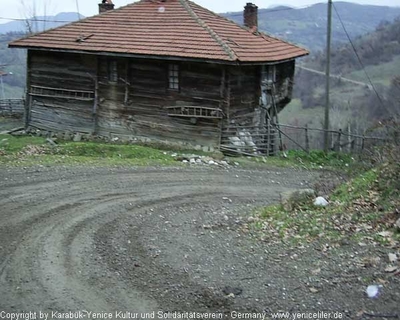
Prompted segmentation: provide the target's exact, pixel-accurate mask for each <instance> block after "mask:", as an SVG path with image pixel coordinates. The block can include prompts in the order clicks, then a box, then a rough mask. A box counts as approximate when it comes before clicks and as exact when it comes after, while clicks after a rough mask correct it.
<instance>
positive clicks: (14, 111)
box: [0, 99, 25, 117]
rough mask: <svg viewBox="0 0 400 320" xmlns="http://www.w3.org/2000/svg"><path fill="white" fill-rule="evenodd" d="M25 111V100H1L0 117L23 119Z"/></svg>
mask: <svg viewBox="0 0 400 320" xmlns="http://www.w3.org/2000/svg"><path fill="white" fill-rule="evenodd" d="M24 110H25V100H24V99H0V115H2V116H15V117H22V116H23V114H24Z"/></svg>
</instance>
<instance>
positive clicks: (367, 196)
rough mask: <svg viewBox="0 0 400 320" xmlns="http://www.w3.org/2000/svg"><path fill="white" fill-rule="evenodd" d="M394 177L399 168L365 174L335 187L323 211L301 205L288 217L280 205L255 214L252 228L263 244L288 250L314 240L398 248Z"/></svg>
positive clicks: (399, 191) (398, 197)
mask: <svg viewBox="0 0 400 320" xmlns="http://www.w3.org/2000/svg"><path fill="white" fill-rule="evenodd" d="M399 173H400V165H399V164H394V165H393V164H392V165H389V164H388V165H384V166H382V167H380V168H376V169H372V170H369V171H367V172H364V173H362V174H360V175H358V176H357V177H355V178H354V179H352V180H351V181H349V182H347V183H345V184H343V185H341V186H339V187H338V188H337V189H336V190H335V191H334V192H333V194H332V195H331V198H330V204H329V206H327V207H316V206H314V205H313V203H312V201H304V202H302V203H297V204H296V206H295V207H294V208H293V210H291V211H287V210H284V208H283V206H282V205H280V204H279V205H273V206H269V207H266V208H261V209H258V210H256V212H255V218H254V219H255V222H254V223H253V228H254V230H255V231H256V232H257V234H259V235H260V237H261V238H262V239H263V240H268V241H285V242H287V243H289V244H292V245H298V244H299V243H301V244H305V243H309V242H313V241H316V240H323V241H328V242H330V243H332V242H336V243H340V242H341V241H342V240H346V241H349V240H350V241H354V242H356V243H360V242H363V243H371V244H380V245H390V246H393V245H398V244H399V243H400V232H399V231H398V230H396V229H395V228H394V223H395V222H396V220H397V219H398V217H397V215H396V214H395V213H394V212H395V209H396V208H398V207H399V206H400V185H399V184H400V182H399V178H400V177H399Z"/></svg>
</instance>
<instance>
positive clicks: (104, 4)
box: [99, 0, 114, 13]
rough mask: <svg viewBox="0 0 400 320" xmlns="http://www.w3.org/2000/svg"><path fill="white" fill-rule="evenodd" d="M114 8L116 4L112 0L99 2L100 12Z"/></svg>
mask: <svg viewBox="0 0 400 320" xmlns="http://www.w3.org/2000/svg"><path fill="white" fill-rule="evenodd" d="M113 9H114V4H113V3H112V1H111V0H103V1H102V3H99V13H103V12H106V11H110V10H113Z"/></svg>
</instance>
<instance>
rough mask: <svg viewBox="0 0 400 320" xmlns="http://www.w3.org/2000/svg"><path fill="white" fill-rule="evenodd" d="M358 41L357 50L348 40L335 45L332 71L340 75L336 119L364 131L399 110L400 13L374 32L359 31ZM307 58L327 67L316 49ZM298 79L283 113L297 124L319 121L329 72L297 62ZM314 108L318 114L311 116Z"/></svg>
mask: <svg viewBox="0 0 400 320" xmlns="http://www.w3.org/2000/svg"><path fill="white" fill-rule="evenodd" d="M353 44H354V48H355V50H354V49H353V47H352V45H351V44H350V43H348V44H346V45H337V46H334V48H333V51H332V73H333V74H336V75H340V77H339V78H334V79H333V81H332V94H331V101H332V115H333V117H332V119H333V123H332V124H333V126H334V128H336V129H344V128H345V127H346V126H347V124H348V123H349V122H352V123H353V127H357V128H359V131H360V132H362V131H363V130H365V129H368V128H369V127H371V126H373V125H374V123H376V122H377V121H380V120H383V119H391V118H393V117H398V116H399V115H400V111H399V103H400V19H397V20H395V22H393V23H382V24H380V25H379V26H378V28H377V29H376V31H375V32H371V33H369V34H367V35H365V36H363V37H358V38H357V39H355V40H354V41H353ZM355 52H357V55H358V57H357V55H356V53H355ZM360 61H361V63H360ZM302 64H303V65H305V66H307V67H309V68H312V69H318V70H320V71H324V68H325V66H326V55H325V54H324V53H319V54H316V55H314V56H312V57H310V58H308V59H307V60H305V61H304V62H303V63H302ZM363 67H364V68H363ZM367 75H368V76H367ZM345 79H353V80H356V81H359V82H363V83H365V86H363V85H357V84H354V83H350V82H348V81H346V80H345ZM369 80H371V81H372V83H373V85H371V84H370V83H369ZM295 81H296V85H295V92H294V97H295V99H294V101H293V103H292V104H291V105H289V106H288V107H287V109H286V110H285V111H284V112H283V117H282V118H283V119H284V121H286V122H293V121H297V122H296V124H299V123H301V124H306V123H309V121H311V118H312V121H314V124H315V125H318V124H320V122H321V121H322V114H323V106H324V103H325V88H324V76H323V75H318V74H315V73H312V72H309V71H307V70H302V69H300V68H298V72H297V75H296V79H295ZM294 110H296V112H297V114H299V116H296V115H295V114H294ZM307 110H309V111H307ZM310 114H313V117H309V118H308V119H307V117H308V116H309V115H310ZM304 115H306V116H304ZM318 122H319V123H318Z"/></svg>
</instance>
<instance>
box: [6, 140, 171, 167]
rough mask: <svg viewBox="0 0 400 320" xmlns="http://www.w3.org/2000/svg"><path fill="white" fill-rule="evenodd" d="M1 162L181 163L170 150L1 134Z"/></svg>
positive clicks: (48, 163)
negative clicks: (54, 141)
mask: <svg viewBox="0 0 400 320" xmlns="http://www.w3.org/2000/svg"><path fill="white" fill-rule="evenodd" d="M0 164H8V165H35V164H41V165H52V164H90V165H138V166H143V165H177V162H176V161H175V160H174V158H173V157H171V155H170V154H168V152H165V151H161V150H157V149H154V148H150V147H144V146H138V145H112V144H106V143H97V142H61V143H59V144H58V145H57V146H55V147H52V146H50V145H49V144H46V139H45V138H41V137H31V136H11V135H0Z"/></svg>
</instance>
